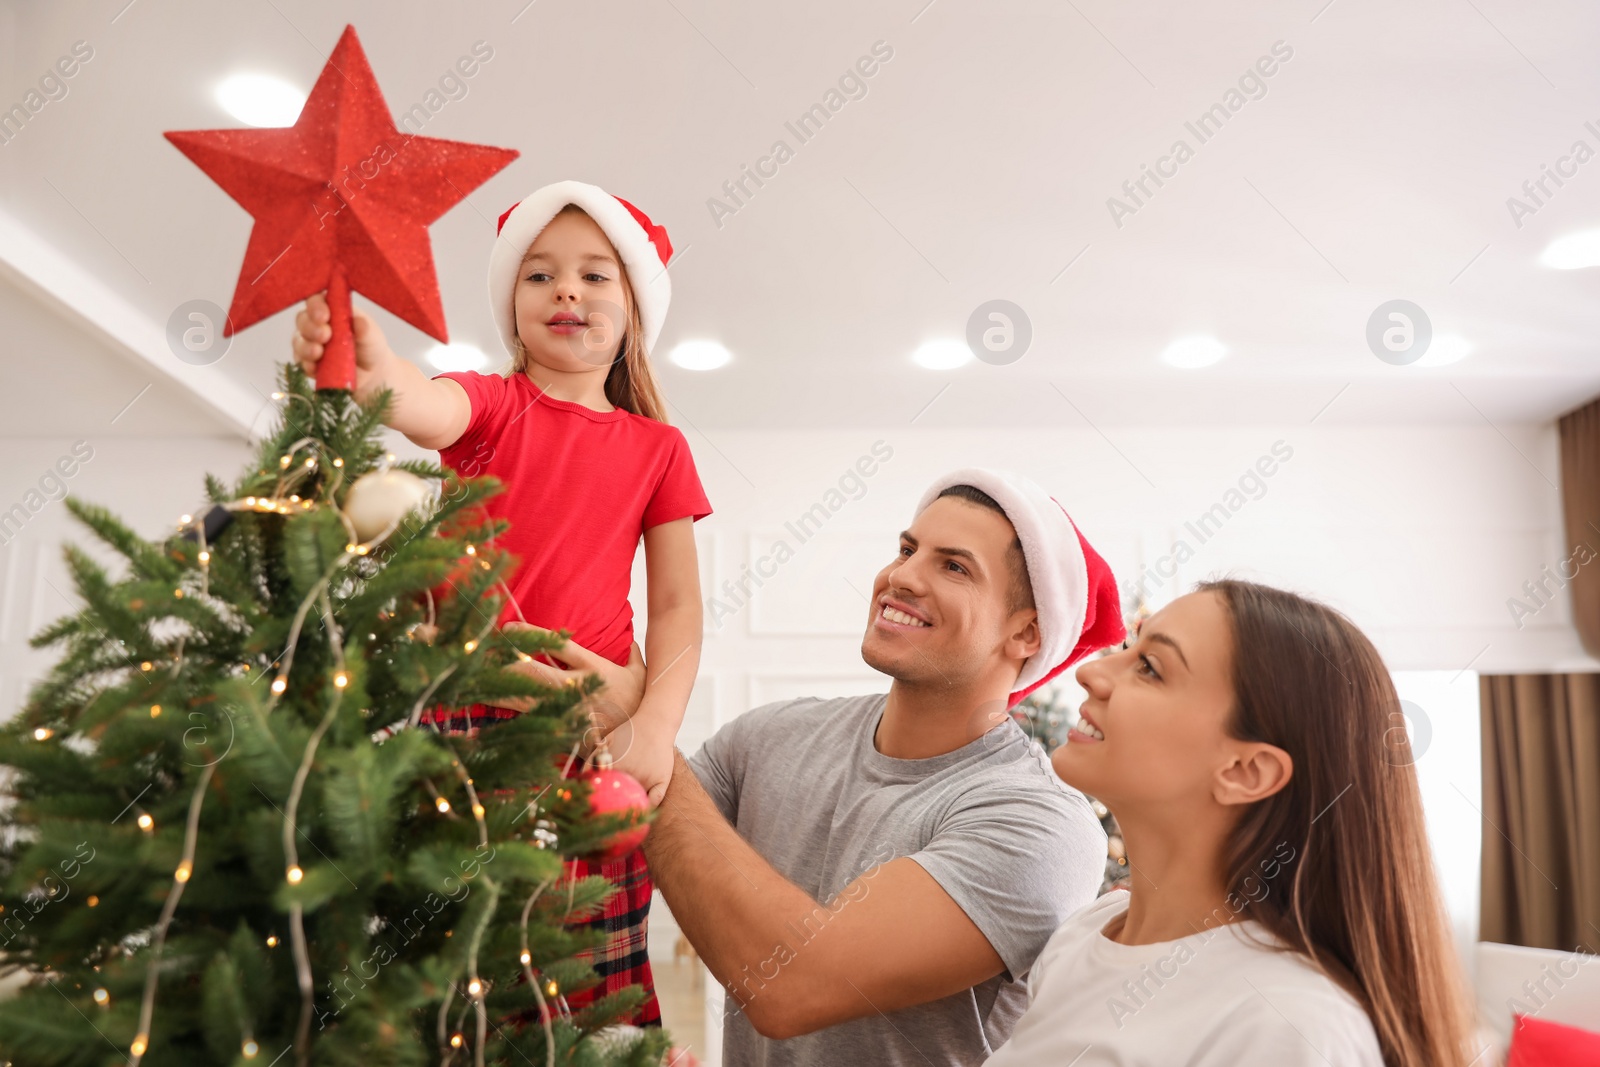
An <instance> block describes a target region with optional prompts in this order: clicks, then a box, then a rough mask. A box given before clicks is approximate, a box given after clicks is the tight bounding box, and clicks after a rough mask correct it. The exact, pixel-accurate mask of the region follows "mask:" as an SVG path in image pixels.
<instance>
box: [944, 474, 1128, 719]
mask: <svg viewBox="0 0 1600 1067" xmlns="http://www.w3.org/2000/svg"><path fill="white" fill-rule="evenodd" d="M954 485H970V486H972V487H973V488H974V489H980V490H982V491H983V492H984V493H986V494H988V495H989V496H990V497H992V498H993V499H994V502H995V503H997V504H999V505H1000V507H1001V509H1002V510H1004V511H1005V513H1006V518H1008V519H1010V520H1011V525H1012V527H1013V528H1014V529H1015V530H1016V531H1017V538H1018V539H1019V540H1020V541H1021V542H1022V558H1023V561H1024V562H1025V563H1026V565H1027V569H1028V581H1029V583H1030V584H1031V585H1032V586H1033V604H1034V608H1035V609H1036V610H1037V611H1038V613H1039V651H1038V652H1036V653H1034V654H1033V655H1032V656H1030V657H1029V658H1028V660H1027V662H1026V663H1024V664H1023V665H1022V672H1021V673H1020V674H1019V675H1017V684H1016V685H1015V686H1014V687H1013V688H1012V690H1011V699H1010V701H1009V702H1008V704H1007V706H1008V707H1015V706H1016V704H1017V703H1018V702H1019V701H1021V700H1022V698H1023V697H1026V696H1027V695H1028V694H1029V693H1031V692H1033V691H1034V690H1035V689H1038V688H1039V687H1040V686H1042V685H1044V684H1045V683H1046V682H1048V681H1050V680H1051V679H1052V678H1054V677H1055V676H1056V675H1058V674H1060V673H1061V672H1062V671H1064V670H1066V669H1067V668H1068V667H1070V666H1072V665H1073V664H1074V663H1076V662H1078V661H1079V660H1080V659H1082V658H1083V657H1085V656H1087V655H1088V654H1089V653H1091V652H1095V651H1098V650H1099V649H1102V648H1105V647H1106V646H1107V645H1114V644H1116V643H1117V642H1119V641H1121V640H1122V639H1123V638H1124V637H1125V636H1127V631H1126V629H1125V628H1124V627H1123V624H1122V601H1121V598H1120V597H1119V596H1118V595H1117V582H1116V579H1115V578H1114V577H1113V576H1112V574H1111V568H1110V567H1108V566H1107V565H1106V561H1105V560H1103V559H1101V558H1100V554H1099V553H1098V552H1096V551H1095V550H1094V549H1093V548H1092V547H1091V546H1090V545H1089V542H1088V541H1086V540H1084V538H1083V535H1082V534H1081V533H1079V532H1078V528H1077V526H1075V525H1073V522H1072V519H1071V518H1069V517H1068V515H1067V509H1066V508H1064V507H1062V506H1061V504H1060V503H1059V502H1057V501H1056V499H1055V498H1054V497H1052V496H1050V495H1049V494H1048V493H1046V492H1045V491H1044V490H1043V489H1041V488H1040V487H1039V486H1038V485H1037V484H1036V483H1034V482H1032V481H1030V480H1029V479H1027V478H1024V477H1023V476H1022V475H1020V474H1013V473H1011V472H1009V471H995V470H985V469H983V468H981V467H966V468H963V469H961V470H955V471H951V472H950V473H949V474H946V475H944V476H943V477H942V478H939V479H937V480H936V481H935V482H934V483H933V485H931V486H929V487H928V491H927V492H925V493H923V494H922V499H921V500H920V501H918V502H917V514H918V515H920V514H922V510H923V509H924V508H926V507H927V506H928V505H929V504H931V503H933V502H934V501H935V500H937V499H938V498H939V494H940V493H942V492H944V491H945V490H946V489H949V488H950V487H951V486H954Z"/></svg>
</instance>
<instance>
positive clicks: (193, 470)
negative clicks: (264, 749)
mask: <svg viewBox="0 0 1600 1067" xmlns="http://www.w3.org/2000/svg"><path fill="white" fill-rule="evenodd" d="M75 445H76V446H77V448H78V452H77V454H76V455H75V454H74V452H73V449H74V446H75ZM0 449H3V450H4V455H5V462H4V464H0V721H4V720H6V719H9V718H10V717H11V716H12V715H13V714H14V713H15V712H16V709H17V708H18V707H19V706H20V704H21V702H22V700H23V699H24V697H25V695H26V691H27V686H28V683H29V682H31V681H33V680H35V679H37V678H39V677H41V676H42V675H43V674H44V673H45V671H46V670H48V669H49V667H50V665H51V664H52V663H54V662H55V661H56V659H57V658H58V654H59V649H54V648H52V649H44V650H34V649H30V648H29V647H28V637H29V636H30V635H32V634H34V633H36V632H38V631H39V630H40V629H41V628H42V627H44V626H45V625H46V624H47V623H49V622H51V621H53V620H55V619H57V618H59V617H60V616H62V615H67V614H71V613H72V612H74V611H76V610H77V609H78V603H77V600H76V594H75V592H74V590H73V587H72V582H71V579H70V578H69V576H68V572H67V568H66V564H65V563H64V562H62V558H61V550H62V545H63V542H65V541H71V542H73V543H75V544H77V545H79V546H80V547H83V548H85V549H87V550H89V551H90V553H91V554H92V555H94V556H95V557H96V558H98V559H101V560H102V561H105V562H106V563H107V564H108V565H112V566H113V567H114V561H115V560H117V559H120V557H118V556H116V554H115V553H113V552H111V551H110V550H109V549H106V548H104V547H103V546H101V544H100V542H99V541H98V540H97V539H96V538H95V536H94V535H93V534H92V533H91V532H90V531H89V529H88V527H86V526H83V525H82V524H81V523H79V522H78V521H77V520H76V519H74V518H73V517H72V515H71V513H69V512H68V511H67V509H66V507H65V506H63V505H62V504H61V502H60V495H61V489H59V488H57V485H58V484H60V485H64V487H65V491H66V492H68V493H71V494H72V495H74V496H76V497H80V498H82V499H83V500H84V501H85V502H87V503H91V504H99V505H102V506H104V507H107V508H109V509H110V510H111V511H112V512H113V513H115V514H117V515H118V516H120V517H121V518H122V519H123V521H125V522H127V523H128V524H129V525H131V526H132V527H133V528H134V529H135V530H136V531H138V533H139V534H140V535H141V536H144V537H147V538H151V539H156V538H160V537H164V536H165V535H166V534H167V533H168V532H169V531H170V530H171V528H172V526H173V525H174V524H175V523H176V522H177V520H178V516H180V515H182V514H184V513H185V512H192V511H194V510H195V509H197V508H199V507H201V506H202V505H203V503H204V501H205V475H206V472H207V471H211V472H213V473H215V474H217V475H218V476H219V477H221V478H222V479H223V480H224V481H226V482H229V483H232V481H233V480H234V478H235V477H236V476H237V474H238V472H239V470H240V469H241V468H242V466H243V464H244V463H245V462H246V461H247V460H248V458H249V456H250V454H251V450H250V449H248V448H247V447H246V446H245V445H244V444H243V442H241V441H239V440H237V439H233V438H208V437H183V438H148V437H111V436H106V435H104V434H89V435H84V436H78V437H60V438H42V437H30V438H6V439H3V441H0ZM85 454H87V455H89V456H90V458H89V459H88V460H87V461H86V462H77V456H81V455H85ZM58 463H64V465H63V466H61V467H58V466H57V464H58ZM62 470H72V471H73V473H72V475H71V477H66V478H60V477H59V475H60V472H61V471H62ZM52 472H53V473H54V474H55V475H56V476H57V478H55V479H52V478H51V477H50V476H51V474H52ZM14 505H20V506H21V507H22V508H23V509H24V511H23V512H22V513H17V512H12V508H13V506H14ZM32 506H38V510H37V511H34V510H32ZM7 512H11V513H12V515H13V516H14V517H13V518H11V519H9V520H8V519H7V518H6V513H7ZM23 513H25V514H26V516H27V517H26V521H25V522H22V523H21V525H20V528H19V526H18V525H17V520H18V519H20V518H21V516H22V514H23ZM112 573H113V574H114V575H116V574H121V573H122V572H121V571H120V570H117V569H113V571H112Z"/></svg>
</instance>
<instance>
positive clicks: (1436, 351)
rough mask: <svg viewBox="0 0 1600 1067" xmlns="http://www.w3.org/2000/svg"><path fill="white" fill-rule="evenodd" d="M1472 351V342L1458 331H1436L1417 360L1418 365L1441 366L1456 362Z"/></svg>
mask: <svg viewBox="0 0 1600 1067" xmlns="http://www.w3.org/2000/svg"><path fill="white" fill-rule="evenodd" d="M1471 353H1472V342H1471V341H1468V340H1467V339H1466V338H1465V337H1462V336H1461V335H1460V334H1458V333H1436V334H1434V335H1433V340H1432V341H1430V342H1428V350H1427V351H1426V352H1424V353H1422V358H1421V359H1419V360H1417V362H1416V364H1415V366H1418V367H1443V366H1446V365H1448V364H1451V363H1458V362H1460V361H1461V360H1463V359H1465V358H1466V357H1467V356H1468V355H1470V354H1471Z"/></svg>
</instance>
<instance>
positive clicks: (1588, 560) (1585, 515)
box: [1558, 399, 1600, 656]
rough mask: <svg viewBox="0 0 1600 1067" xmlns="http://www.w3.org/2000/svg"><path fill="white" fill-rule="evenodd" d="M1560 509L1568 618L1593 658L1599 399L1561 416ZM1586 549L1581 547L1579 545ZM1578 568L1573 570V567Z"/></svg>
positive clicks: (1599, 634)
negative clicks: (1569, 608) (1569, 595)
mask: <svg viewBox="0 0 1600 1067" xmlns="http://www.w3.org/2000/svg"><path fill="white" fill-rule="evenodd" d="M1558 425H1559V427H1560V432H1561V511H1562V515H1563V516H1564V517H1565V520H1566V534H1567V540H1566V544H1565V545H1564V546H1563V547H1564V549H1565V550H1566V551H1567V552H1569V553H1572V556H1571V557H1570V558H1565V559H1563V561H1562V565H1561V566H1560V568H1559V569H1560V571H1561V576H1562V578H1569V579H1570V583H1571V588H1570V591H1571V593H1572V621H1573V624H1574V625H1576V626H1577V628H1578V637H1579V639H1580V640H1582V641H1583V647H1584V649H1585V650H1586V651H1587V652H1588V653H1589V655H1591V656H1600V560H1595V558H1594V557H1595V555H1596V554H1600V399H1596V400H1591V401H1590V402H1589V403H1587V404H1585V405H1584V406H1583V407H1581V408H1579V409H1578V410H1576V411H1573V412H1569V413H1568V414H1566V415H1563V416H1562V417H1561V421H1560V423H1559V424H1558ZM1580 546H1581V549H1587V551H1582V550H1581V549H1580ZM1574 568H1575V569H1576V570H1577V573H1576V574H1572V573H1571V571H1572V570H1573V569H1574Z"/></svg>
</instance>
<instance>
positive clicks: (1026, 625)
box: [1006, 608, 1042, 660]
mask: <svg viewBox="0 0 1600 1067" xmlns="http://www.w3.org/2000/svg"><path fill="white" fill-rule="evenodd" d="M1007 625H1008V626H1009V627H1010V629H1011V636H1009V637H1007V638H1006V652H1007V653H1008V654H1010V655H1012V656H1014V657H1015V658H1017V659H1018V660H1027V659H1029V658H1030V657H1032V656H1033V654H1034V653H1035V652H1038V651H1039V646H1040V644H1041V643H1042V642H1041V640H1040V636H1039V613H1038V612H1037V611H1035V610H1034V609H1033V608H1025V609H1024V610H1022V611H1019V612H1016V613H1015V614H1013V615H1012V616H1011V621H1010V622H1009V623H1008V624H1007Z"/></svg>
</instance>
